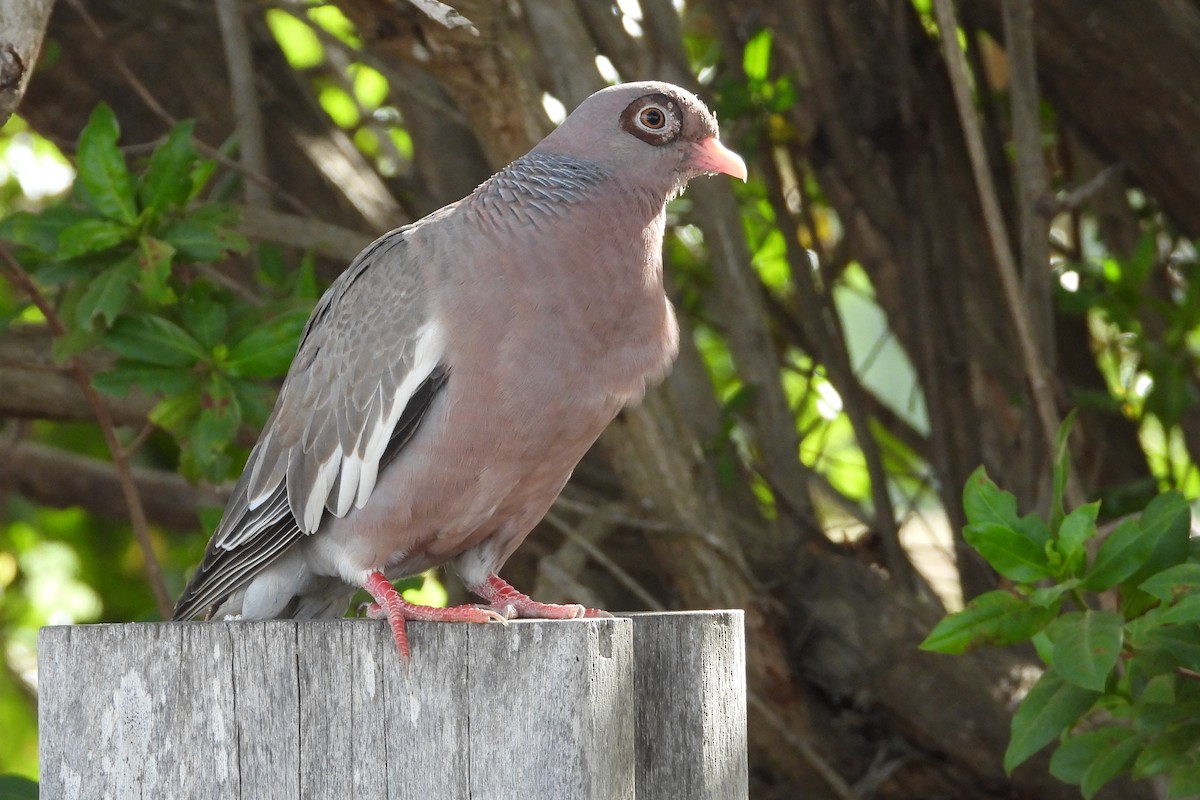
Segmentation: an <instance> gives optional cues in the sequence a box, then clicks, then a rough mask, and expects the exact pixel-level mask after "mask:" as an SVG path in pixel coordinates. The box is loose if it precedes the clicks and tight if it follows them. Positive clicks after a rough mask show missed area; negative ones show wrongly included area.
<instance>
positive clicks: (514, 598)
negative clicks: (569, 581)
mask: <svg viewBox="0 0 1200 800" xmlns="http://www.w3.org/2000/svg"><path fill="white" fill-rule="evenodd" d="M469 588H470V590H471V591H472V592H474V593H475V594H477V595H479V596H480V597H482V598H484V599H485V600H487V601H488V603H489V604H490V605H491V608H492V609H493V610H494V611H496V612H497V613H499V614H503V615H504V616H505V617H506V618H507V619H513V618H515V617H522V618H525V619H580V618H583V617H588V618H597V617H611V616H612V614H610V613H608V612H607V611H602V610H600V609H598V608H587V607H585V606H581V605H579V604H578V603H568V604H565V605H560V604H558V603H539V602H538V601H537V600H534V599H533V598H532V597H530V596H529V595H527V594H524V593H522V592H519V591H517V590H516V589H515V588H513V586H512V584H510V583H509V582H508V581H506V580H504V579H503V578H501V577H500V576H499V575H489V576H488V577H487V580H486V581H484V582H483V583H482V584H480V585H478V586H471V587H469Z"/></svg>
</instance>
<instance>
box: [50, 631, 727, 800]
mask: <svg viewBox="0 0 1200 800" xmlns="http://www.w3.org/2000/svg"><path fill="white" fill-rule="evenodd" d="M740 623H741V617H740V612H716V613H697V614H694V615H687V614H671V615H643V616H639V617H637V619H636V621H631V620H630V619H612V620H574V621H569V622H545V621H537V620H518V621H515V622H513V623H511V624H510V625H508V626H507V627H503V626H499V625H438V624H417V623H414V624H412V625H411V626H410V636H411V640H412V648H413V658H412V660H411V662H410V663H408V664H404V663H402V662H401V661H400V660H399V658H398V657H397V656H396V652H395V647H394V645H393V643H392V640H391V636H390V634H389V632H388V630H387V627H386V625H384V624H383V623H380V622H373V621H367V620H330V621H324V622H303V623H298V622H295V621H291V620H272V621H269V622H229V623H172V624H165V623H164V624H135V625H89V626H76V627H56V628H44V629H43V630H42V632H41V635H40V638H39V690H40V697H41V700H40V708H39V722H40V736H41V771H42V784H41V797H42V798H44V800H60V799H61V800H99V799H100V798H114V799H115V800H124V798H129V797H171V798H197V799H200V798H204V799H205V800H207V799H208V798H213V799H214V800H216V798H231V797H245V798H250V797H253V798H289V800H291V799H294V798H312V799H313V800H322V799H324V798H337V800H349V799H351V798H354V799H355V800H429V798H435V797H436V798H438V799H439V800H459V799H460V798H461V799H462V800H466V798H470V799H471V800H508V799H509V798H522V800H543V799H544V800H562V798H572V799H574V798H580V799H586V798H596V799H597V800H633V798H634V797H635V780H636V781H637V782H638V786H637V794H636V796H637V797H639V798H653V797H664V798H665V797H673V798H680V797H688V798H698V800H705V798H710V797H713V798H715V797H721V798H736V797H744V796H745V780H746V774H745V686H744V655H743V651H744V645H743V642H742V634H741V625H740ZM643 628H644V630H642V629H643ZM635 638H636V642H637V647H636V653H635ZM712 647H716V648H719V649H722V652H720V653H709V652H707V649H708V648H712ZM676 659H683V660H684V662H686V663H684V662H678V661H676ZM722 670H724V671H726V672H728V674H718V673H719V672H721V671H722ZM635 672H636V675H637V678H636V684H635ZM635 685H636V687H637V688H636V691H635ZM714 692H718V693H723V694H725V693H727V694H728V696H727V697H722V698H718V697H714V696H712V695H713V693H714ZM639 705H646V706H647V708H649V709H650V710H649V712H648V713H649V715H650V716H649V717H648V718H649V719H651V720H653V723H647V722H645V721H644V720H643V719H642V718H644V717H646V713H643V712H639V711H638V707H639ZM659 717H662V719H659ZM635 720H636V721H635ZM738 726H740V728H739V727H738ZM686 727H690V728H693V730H691V731H690V732H686V731H683V730H681V729H682V728H686ZM644 735H652V736H653V737H654V741H653V743H651V744H649V745H648V744H647V743H646V742H645V741H644V740H643V739H640V738H639V737H640V736H644ZM739 737H740V738H739ZM739 746H740V750H739V749H738V748H739ZM647 747H649V748H650V749H651V750H652V752H653V753H654V754H655V760H654V764H653V766H652V768H649V769H648V771H647V768H642V770H643V771H647V774H648V775H650V776H652V778H653V781H656V782H657V783H653V785H655V786H662V787H667V786H671V787H673V789H674V790H673V791H671V792H669V793H667V794H662V793H659V794H653V793H647V792H651V788H650V787H651V785H652V784H651V783H646V781H645V780H644V779H643V777H642V776H641V774H640V773H638V775H637V777H636V779H635V764H640V763H641V762H642V761H643V760H644V759H643V758H642V756H641V755H640V754H638V755H635V751H640V750H642V749H644V748H647ZM692 748H695V752H691V749H692ZM723 759H724V760H726V761H728V762H729V763H718V762H721V761H722V760H723ZM672 770H679V772H678V780H673V779H672V777H671V773H672ZM704 770H708V771H709V772H710V773H711V774H709V775H707V776H701V775H699V773H698V771H704ZM737 781H740V782H741V783H740V789H738V788H737V786H735V784H736V783H737ZM642 784H645V787H646V788H644V789H643V788H642ZM691 787H697V789H696V792H695V793H693V791H692V788H691ZM728 787H733V788H732V789H730V790H729V791H725V789H726V788H728ZM701 789H702V791H701ZM655 791H660V790H655ZM739 791H740V792H741V793H740V794H739V793H738V792H739ZM705 792H706V793H705Z"/></svg>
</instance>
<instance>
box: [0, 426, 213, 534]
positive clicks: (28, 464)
mask: <svg viewBox="0 0 1200 800" xmlns="http://www.w3.org/2000/svg"><path fill="white" fill-rule="evenodd" d="M130 472H131V473H132V475H133V480H134V483H135V484H136V485H137V489H138V494H139V495H140V496H141V497H142V498H143V499H144V501H145V508H146V519H147V521H148V522H150V523H152V524H154V525H159V526H162V527H164V528H168V529H170V530H175V531H195V530H197V529H198V528H199V527H200V524H201V522H200V515H199V510H200V509H201V508H204V507H208V506H214V507H219V506H221V505H223V504H224V502H225V495H226V494H227V492H226V491H224V490H222V491H218V490H216V489H213V488H211V487H205V486H193V485H192V484H190V483H188V482H187V481H186V480H184V479H183V478H181V477H180V476H179V475H177V474H176V473H174V472H167V471H165V470H157V469H148V468H146V467H132V468H131V470H130ZM0 486H4V487H7V488H9V489H11V490H12V491H15V492H17V493H18V494H21V495H24V496H25V497H28V498H29V499H30V500H32V501H34V502H35V503H41V504H44V505H48V506H52V507H54V508H68V507H70V506H80V507H81V508H85V509H87V510H88V511H89V512H91V513H94V514H98V515H100V516H102V517H106V518H107V519H111V520H116V521H119V522H128V521H129V509H128V507H127V506H126V505H125V503H124V501H123V499H122V496H121V476H120V475H119V474H118V472H117V469H116V467H114V466H113V465H112V464H111V463H109V462H107V461H102V460H100V459H98V458H88V457H87V456H81V455H78V454H77V453H69V452H66V451H65V450H61V449H59V448H57V447H49V446H46V445H42V444H37V443H34V442H17V443H15V444H13V445H11V446H3V447H0Z"/></svg>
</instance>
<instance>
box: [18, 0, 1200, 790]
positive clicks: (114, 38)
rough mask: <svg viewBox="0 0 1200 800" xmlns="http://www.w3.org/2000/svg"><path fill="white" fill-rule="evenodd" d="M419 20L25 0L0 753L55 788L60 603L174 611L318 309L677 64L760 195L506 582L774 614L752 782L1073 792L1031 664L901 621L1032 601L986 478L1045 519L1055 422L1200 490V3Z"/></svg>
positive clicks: (262, 7)
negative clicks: (42, 681) (1010, 593)
mask: <svg viewBox="0 0 1200 800" xmlns="http://www.w3.org/2000/svg"><path fill="white" fill-rule="evenodd" d="M417 5H418V4H413V3H408V2H385V1H384V0H331V1H330V2H308V0H214V1H212V2H210V0H170V2H156V3H145V2H139V0H58V2H57V3H54V2H52V1H51V0H16V2H14V3H12V4H11V8H10V9H9V10H7V11H0V34H2V33H4V32H5V26H6V25H16V24H17V22H15V21H14V20H18V21H21V23H22V24H25V25H26V27H27V28H30V29H32V30H34V31H35V32H36V31H37V30H38V29H39V28H40V25H41V23H43V22H45V21H46V20H48V23H47V27H46V29H45V37H44V41H43V42H42V46H41V53H40V57H39V58H38V60H37V64H36V69H34V70H32V78H31V79H29V81H28V85H27V88H26V90H25V92H24V96H23V97H21V96H20V92H19V90H15V87H16V86H17V83H18V82H16V81H8V82H6V81H0V102H4V103H7V107H4V106H0V111H2V112H3V116H0V120H2V119H4V118H5V117H7V116H8V115H9V114H13V115H12V116H11V117H9V118H8V119H7V123H6V124H4V127H3V128H2V129H0V219H3V222H0V256H2V257H3V261H4V263H3V264H0V773H6V772H7V773H15V774H18V775H25V776H29V777H36V774H37V756H36V736H37V731H36V699H37V664H36V637H37V630H38V628H39V626H42V625H60V624H71V623H86V622H98V621H110V622H118V621H146V620H157V619H162V618H163V615H164V613H166V612H167V611H168V609H169V605H170V602H171V601H172V600H173V599H174V598H175V597H176V596H177V595H178V593H179V591H180V590H181V589H182V587H183V584H184V582H185V581H186V577H187V575H188V572H189V570H190V569H191V568H192V567H193V566H194V565H195V564H196V563H197V562H198V561H199V558H200V556H201V554H202V552H203V547H204V544H205V542H206V540H207V538H208V535H209V533H210V532H211V530H212V528H213V526H214V524H215V522H216V521H217V520H218V519H219V517H220V509H221V505H222V501H223V497H224V493H225V492H227V491H228V488H229V486H230V482H231V480H232V479H234V478H236V476H237V475H238V473H239V471H240V468H241V465H242V463H243V462H244V460H245V457H246V455H247V453H248V448H249V446H251V445H252V444H253V442H254V439H255V436H256V433H257V430H258V427H259V426H260V425H261V424H262V422H263V420H264V419H265V416H266V413H267V412H268V411H269V409H270V405H271V403H272V402H273V399H274V392H275V390H276V388H277V386H278V380H279V378H280V377H281V376H282V374H283V373H284V372H285V371H286V368H287V364H288V362H289V360H290V358H291V355H292V352H293V351H294V347H295V341H296V337H297V336H298V334H299V331H300V327H301V326H302V325H303V322H304V320H305V318H306V317H307V314H308V312H309V310H310V309H311V306H312V304H313V303H314V302H315V300H316V298H317V297H318V296H319V294H320V292H321V290H322V289H323V287H324V286H326V285H327V284H328V282H329V281H330V280H332V278H334V277H335V276H336V275H337V274H338V273H339V272H340V271H341V270H342V269H344V267H345V266H346V265H347V264H348V263H349V261H350V259H351V258H353V256H354V255H355V254H356V253H357V252H358V250H359V249H360V248H361V247H362V246H363V245H364V244H365V243H367V242H369V241H370V240H371V239H373V238H374V237H375V236H377V235H378V234H380V233H382V232H384V231H386V230H388V229H391V228H394V227H398V226H400V225H402V224H404V223H406V222H410V221H413V220H415V219H418V218H419V217H421V216H423V215H425V214H427V213H429V212H430V211H433V210H434V209H436V208H438V207H440V206H442V205H444V204H446V203H449V202H452V201H454V200H456V199H458V198H460V197H462V196H464V195H465V194H467V193H469V192H470V191H471V190H472V189H473V188H474V187H475V186H476V185H477V184H478V183H479V182H480V181H481V180H483V179H484V178H486V177H487V176H488V175H490V174H491V173H492V172H494V171H495V170H496V169H498V168H500V167H501V166H503V165H504V164H506V163H507V162H508V161H510V160H512V159H513V158H515V157H517V156H519V155H521V154H522V153H524V152H525V151H526V150H527V149H528V148H529V147H530V146H531V145H532V144H533V143H534V142H536V141H537V140H538V139H539V138H541V137H542V136H543V135H544V134H545V133H547V132H548V131H549V130H551V129H552V127H553V126H554V124H555V123H556V122H558V121H561V119H562V118H563V117H564V116H565V114H566V113H567V110H569V109H571V108H574V107H575V106H576V105H577V104H578V103H579V102H580V101H581V100H582V99H583V98H585V97H586V96H587V95H589V94H590V93H591V92H593V91H595V90H597V89H599V88H602V87H603V86H605V85H606V84H610V83H614V82H619V81H627V80H639V79H651V78H653V79H662V80H668V81H672V82H675V83H678V84H681V85H683V86H685V87H688V88H690V89H693V90H695V91H696V92H698V93H699V94H700V95H701V96H702V97H703V98H705V100H706V101H707V102H708V103H709V104H710V106H711V107H712V108H714V109H715V111H716V113H717V116H718V118H719V120H720V124H721V137H722V139H723V140H724V141H725V142H726V144H727V145H729V146H730V147H731V148H732V149H734V150H736V151H737V152H739V153H741V154H742V155H743V156H744V157H745V158H746V161H747V164H748V165H749V168H750V179H749V181H748V182H747V183H746V184H745V185H735V183H736V182H733V181H729V180H725V179H699V180H696V181H693V182H692V186H691V188H690V189H689V190H688V192H687V193H686V194H685V195H684V196H683V197H681V198H680V199H678V200H676V201H674V202H673V203H672V204H671V206H670V208H669V231H668V236H667V243H666V253H665V257H666V262H667V273H668V284H669V287H670V292H671V294H672V297H673V299H674V301H675V303H676V306H677V308H678V309H679V311H680V321H681V325H682V327H683V331H684V336H683V346H682V352H681V354H680V358H679V362H678V364H677V365H676V367H675V370H674V372H673V374H672V375H671V377H670V379H669V380H668V381H667V383H666V384H665V385H664V386H663V387H661V388H660V389H659V390H657V391H655V392H653V393H652V394H651V395H650V396H649V397H648V398H647V400H646V402H645V404H644V405H643V406H641V407H639V408H638V409H633V410H629V411H627V412H625V413H624V414H622V416H621V417H620V418H619V419H618V420H617V422H616V423H614V425H613V426H612V427H611V428H610V430H609V431H607V432H606V433H605V434H604V436H603V437H602V439H601V441H600V442H599V443H598V444H597V446H596V447H595V448H594V449H593V451H592V452H591V453H590V454H589V455H588V457H587V459H586V460H585V461H584V463H583V464H581V465H580V468H579V469H578V470H576V473H575V477H574V478H573V479H572V481H571V483H570V485H569V486H568V487H567V489H566V491H565V492H564V493H563V496H562V498H561V500H560V501H559V502H558V503H557V505H556V506H555V507H554V509H553V511H552V513H551V514H550V515H549V516H548V517H547V519H546V520H545V521H544V522H543V523H542V524H541V525H540V526H539V527H538V529H537V530H536V531H535V532H534V534H533V535H532V536H531V537H530V539H529V540H528V541H527V542H526V544H525V546H524V547H523V548H522V549H521V550H520V551H519V552H518V553H517V554H516V556H514V558H513V559H512V560H511V561H510V562H509V564H508V565H507V566H506V568H505V577H506V578H508V579H509V580H511V581H512V582H513V583H515V584H516V585H517V586H520V587H522V588H523V589H525V590H527V591H529V592H530V593H531V594H533V595H534V596H535V597H537V598H539V599H541V600H543V601H550V602H554V601H568V600H569V601H573V602H583V603H586V604H590V605H597V606H600V607H604V608H608V609H612V610H618V609H630V610H634V609H679V608H727V607H736V608H744V609H746V626H747V631H746V632H747V645H748V681H749V687H750V693H751V705H750V727H751V737H750V747H751V752H750V760H751V774H752V787H751V796H753V797H756V798H790V797H798V796H804V797H810V798H822V797H838V798H846V797H861V798H866V797H879V798H935V797H945V798H1014V797H1039V798H1059V797H1063V798H1065V797H1076V796H1078V789H1076V788H1074V787H1071V786H1068V785H1066V784H1063V783H1059V782H1058V781H1056V780H1054V779H1053V778H1052V777H1050V775H1049V774H1048V772H1047V764H1046V759H1045V758H1044V757H1043V758H1041V759H1034V760H1032V761H1031V762H1029V763H1028V764H1026V765H1025V766H1022V767H1021V768H1019V769H1018V770H1016V771H1015V772H1014V773H1012V774H1011V775H1008V774H1006V772H1005V771H1004V769H1003V766H1002V757H1003V754H1004V750H1005V747H1006V745H1007V742H1008V734H1009V722H1010V719H1011V715H1012V708H1013V705H1014V703H1015V701H1016V700H1017V699H1018V698H1019V697H1020V695H1021V693H1022V692H1023V691H1024V689H1025V688H1027V687H1028V685H1029V683H1030V682H1031V679H1032V678H1031V676H1032V677H1033V678H1036V675H1037V671H1036V669H1035V666H1034V665H1035V664H1036V663H1037V661H1036V658H1035V657H1034V655H1033V652H1032V650H1031V649H1021V648H1009V649H1005V650H988V651H983V652H981V653H980V654H978V655H968V656H965V657H959V658H954V657H949V656H944V655H936V654H932V653H926V652H920V651H918V650H917V649H916V645H917V644H918V643H919V642H920V641H921V640H922V639H923V638H924V637H925V635H926V634H927V633H928V632H929V630H930V628H931V627H932V626H933V625H934V623H936V622H937V621H938V620H939V619H940V618H941V617H942V616H943V615H944V614H945V613H946V612H947V611H948V610H956V609H959V608H961V607H962V606H963V602H964V598H966V599H967V600H969V599H970V598H973V597H975V596H977V595H979V594H981V593H982V592H986V591H989V590H993V589H996V588H997V587H998V586H1002V585H1004V581H1003V579H1001V578H1000V577H998V576H997V574H996V573H995V572H993V571H992V570H991V568H990V567H989V566H988V565H987V563H986V562H985V561H984V560H983V559H981V558H980V557H979V556H978V555H976V554H975V553H974V551H972V550H971V549H970V548H967V547H966V546H965V545H964V544H963V540H962V536H961V530H962V528H963V526H964V523H965V517H964V510H963V504H962V492H963V487H964V484H965V483H966V482H967V479H968V476H969V475H970V474H971V473H972V471H973V470H975V469H976V467H978V466H979V465H981V464H982V465H986V467H987V470H988V473H989V475H990V476H991V477H992V478H993V479H994V480H995V481H996V482H997V483H998V484H999V485H1000V486H1002V487H1004V488H1005V489H1007V490H1008V491H1010V492H1012V493H1013V494H1014V495H1015V497H1016V499H1017V503H1018V505H1019V507H1020V509H1021V512H1022V513H1026V512H1038V513H1043V514H1044V513H1045V512H1046V510H1047V508H1048V506H1049V504H1050V501H1051V496H1052V494H1051V492H1052V485H1053V484H1052V466H1053V460H1054V457H1055V452H1056V450H1055V435H1056V428H1057V425H1058V423H1059V422H1061V421H1062V419H1063V417H1064V416H1065V415H1066V414H1067V412H1068V411H1070V410H1072V409H1075V410H1077V416H1076V418H1075V422H1074V431H1075V433H1074V436H1073V438H1072V443H1073V444H1072V448H1071V451H1072V455H1073V459H1074V461H1073V463H1074V470H1073V474H1072V477H1071V480H1070V483H1069V487H1068V497H1069V498H1073V499H1074V500H1075V501H1082V500H1083V499H1087V500H1096V499H1100V500H1102V505H1101V507H1100V524H1101V526H1102V528H1103V525H1104V524H1106V521H1108V520H1114V519H1118V518H1120V517H1122V516H1123V515H1126V514H1129V513H1131V512H1135V511H1137V510H1139V509H1141V508H1143V507H1144V506H1145V505H1146V504H1147V502H1149V501H1150V499H1151V498H1153V497H1154V496H1155V495H1157V494H1158V493H1159V492H1161V491H1163V490H1166V489H1169V488H1179V489H1181V490H1182V491H1183V493H1184V494H1185V496H1186V497H1187V498H1188V499H1189V500H1190V499H1194V498H1195V497H1196V496H1197V491H1198V489H1200V475H1198V474H1197V470H1196V466H1195V459H1196V456H1197V455H1198V454H1200V405H1198V403H1197V401H1198V399H1200V393H1198V391H1197V389H1198V377H1200V371H1198V370H1197V353H1198V349H1197V347H1198V345H1200V339H1198V329H1197V323H1198V322H1200V307H1198V305H1197V302H1196V297H1197V292H1198V291H1200V282H1197V281H1196V280H1195V278H1196V277H1197V276H1196V272H1197V260H1196V259H1197V256H1196V250H1195V238H1194V237H1196V236H1198V235H1200V147H1197V138H1196V136H1197V133H1196V132H1197V131H1200V5H1198V4H1197V3H1195V2H1193V1H1191V0H1144V1H1143V2H1140V3H1122V2H1108V1H1104V0H1041V2H1038V3H1037V4H1036V8H1034V9H1032V13H1030V11H1031V9H1030V4H1029V3H1028V2H1018V1H1017V0H1003V2H1002V0H959V2H958V3H957V4H956V5H955V6H952V5H951V4H950V3H949V2H939V3H938V4H933V5H931V0H869V1H865V0H847V1H846V2H838V3H824V2H819V1H818V0H697V1H696V2H692V0H686V1H685V0H640V2H639V0H621V2H617V3H612V2H607V0H574V1H573V2H570V1H567V0H557V1H555V0H507V1H506V2H495V1H494V0H462V1H461V2H453V3H451V5H453V7H454V8H455V9H456V10H457V11H458V12H459V14H460V15H461V17H454V18H448V19H447V20H446V21H448V22H449V23H451V24H450V25H446V24H442V22H440V21H438V20H436V19H433V18H431V17H430V16H428V15H426V14H424V13H422V11H421V10H419V9H418V7H417ZM424 5H431V6H437V5H438V4H436V3H433V4H428V3H426V4H424ZM434 10H435V13H436V9H434ZM443 10H444V9H443ZM947 10H949V12H950V13H951V14H952V16H947ZM6 14H7V15H8V16H7V17H6V16H5V15H6ZM22 15H24V16H22ZM461 20H469V22H470V23H471V24H470V25H469V26H468V25H455V24H454V23H455V22H456V21H461ZM948 55H949V58H948V57H947V56H948ZM21 86H22V87H23V86H24V84H21ZM956 90H957V92H958V95H957V100H956ZM17 99H19V104H17V103H16V100H17ZM14 106H15V113H13V112H14ZM188 120H194V122H190V123H189V122H185V121H188ZM193 137H194V138H193ZM408 588H409V590H410V599H411V598H412V594H411V593H416V594H417V596H418V597H419V598H420V600H421V601H422V602H430V603H445V602H447V600H448V599H449V600H450V601H454V600H455V599H462V590H461V587H459V586H457V584H456V583H455V580H454V579H453V578H452V577H449V576H444V575H441V574H431V575H428V576H425V577H423V578H421V579H419V580H415V581H410V582H409V585H408ZM1150 791H1151V790H1150V788H1148V787H1146V786H1144V785H1143V786H1139V787H1127V788H1126V789H1124V790H1122V793H1121V794H1120V796H1125V797H1142V796H1145V797H1149V796H1152V794H1150ZM1113 796H1118V795H1113Z"/></svg>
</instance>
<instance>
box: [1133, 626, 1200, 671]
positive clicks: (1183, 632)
mask: <svg viewBox="0 0 1200 800" xmlns="http://www.w3.org/2000/svg"><path fill="white" fill-rule="evenodd" d="M1144 641H1145V643H1146V644H1148V645H1153V646H1156V647H1161V648H1162V649H1163V650H1165V651H1166V652H1167V653H1169V654H1170V655H1171V656H1172V657H1173V658H1175V659H1176V660H1178V661H1179V663H1180V665H1181V666H1184V667H1187V668H1188V669H1190V670H1197V671H1200V625H1166V626H1162V627H1155V628H1151V629H1149V630H1147V631H1146V632H1145V636H1144Z"/></svg>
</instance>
